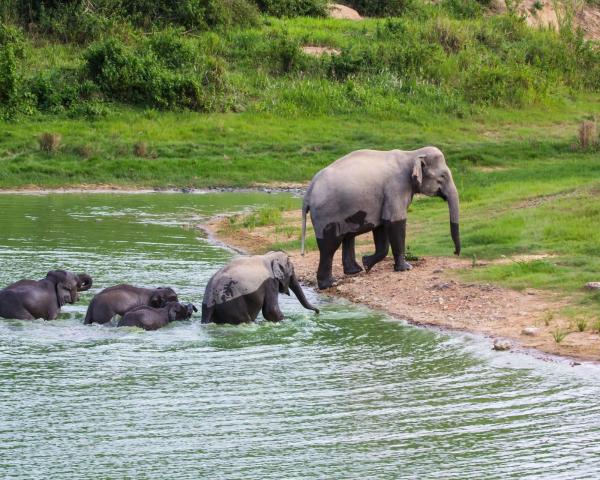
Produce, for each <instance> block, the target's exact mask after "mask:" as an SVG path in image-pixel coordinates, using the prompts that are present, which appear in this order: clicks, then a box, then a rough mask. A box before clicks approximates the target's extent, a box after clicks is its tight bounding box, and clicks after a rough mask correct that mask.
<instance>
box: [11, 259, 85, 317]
mask: <svg viewBox="0 0 600 480" xmlns="http://www.w3.org/2000/svg"><path fill="white" fill-rule="evenodd" d="M91 286H92V277H90V276H89V275H88V274H87V273H79V274H77V273H73V272H68V271H66V270H51V271H49V272H48V274H47V275H46V278H42V279H41V280H20V281H18V282H15V283H13V284H12V285H9V286H8V287H5V288H4V289H2V290H0V317H4V318H16V319H20V320H35V319H37V318H43V319H44V320H54V319H55V318H56V317H57V316H58V314H59V312H60V309H61V307H62V306H63V305H64V304H65V303H75V302H76V301H77V300H78V299H79V292H83V291H85V290H89V289H90V287H91Z"/></svg>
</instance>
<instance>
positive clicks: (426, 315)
mask: <svg viewBox="0 0 600 480" xmlns="http://www.w3.org/2000/svg"><path fill="white" fill-rule="evenodd" d="M285 222H286V223H287V224H288V225H293V226H299V225H300V213H299V212H288V213H287V214H286V215H285ZM201 228H202V229H204V230H205V231H206V232H208V234H209V235H211V236H212V237H214V238H215V239H216V240H217V241H220V242H222V243H224V244H227V245H229V246H232V247H233V248H235V249H236V250H239V251H244V252H248V253H259V252H264V251H265V250H266V249H268V248H269V245H270V244H271V243H274V242H276V241H281V240H282V238H281V236H282V234H281V228H280V229H279V230H278V231H277V230H276V228H275V227H259V228H254V229H245V228H237V229H231V228H230V227H229V221H228V219H226V218H217V219H214V220H212V221H211V222H209V223H208V224H205V225H202V226H201ZM361 240H362V241H361V242H358V243H357V257H358V256H359V255H362V254H363V253H372V252H371V249H372V242H371V238H370V236H369V235H365V236H363V237H361ZM288 253H289V254H290V256H291V258H292V260H293V262H294V265H295V268H296V272H297V274H298V276H299V278H300V279H301V280H302V281H303V282H304V283H305V284H308V285H312V286H314V285H316V278H315V272H316V269H317V264H318V258H319V257H318V252H317V251H310V252H308V253H307V254H306V255H305V256H304V257H302V256H301V255H300V252H299V251H290V252H288ZM340 255H341V251H338V254H337V256H336V258H335V260H334V276H335V277H336V278H337V279H338V285H337V286H334V287H332V288H330V289H328V290H326V291H324V293H325V294H329V295H334V296H339V297H343V298H346V299H348V300H350V301H352V302H356V303H361V304H363V305H367V306H369V307H371V308H374V309H377V310H381V311H384V312H386V313H388V314H390V315H392V316H394V317H397V318H401V319H405V320H406V321H408V322H410V323H413V324H416V325H426V326H435V327H440V328H444V329H449V330H457V331H468V332H473V333H479V334H483V335H485V336H488V337H489V338H490V348H491V347H492V344H493V341H494V340H496V339H503V340H504V339H508V340H509V341H510V343H511V344H512V349H513V350H529V351H530V353H533V354H537V355H540V354H552V355H560V356H564V357H569V358H572V359H581V360H590V361H600V336H599V335H598V334H597V332H591V331H585V332H578V331H575V330H576V329H575V327H574V325H573V321H572V319H568V318H564V317H561V315H560V310H561V308H563V307H564V306H565V305H567V299H564V298H561V297H560V296H558V295H555V294H551V293H548V292H543V291H537V290H526V291H524V292H519V291H515V290H510V289H507V288H502V287H498V286H495V285H490V284H476V283H469V282H465V281H463V280H461V275H460V273H461V271H464V270H465V269H469V268H473V265H472V262H471V260H469V259H464V258H455V257H427V258H423V259H421V260H419V261H417V262H413V267H414V268H413V269H412V270H411V271H409V272H402V273H397V272H394V271H393V262H392V259H391V257H388V258H387V259H386V260H384V261H383V262H381V263H380V264H378V265H377V266H376V267H375V268H373V270H372V271H371V272H370V273H368V274H366V273H364V272H362V273H360V274H358V275H354V276H344V275H343V272H342V268H341V258H340ZM536 258H538V257H536ZM512 260H520V261H528V260H533V258H530V257H522V258H521V257H519V258H518V259H502V260H500V261H512ZM481 266H483V264H482V263H479V264H478V266H476V267H475V268H480V267H481ZM524 329H533V330H534V333H535V334H534V335H527V334H524V333H523V330H524ZM557 330H560V331H563V330H564V331H568V332H569V334H568V335H567V336H566V337H565V338H564V340H562V342H561V343H557V342H556V341H555V339H554V336H553V332H555V331H557ZM499 354H500V353H499ZM542 356H544V355H542Z"/></svg>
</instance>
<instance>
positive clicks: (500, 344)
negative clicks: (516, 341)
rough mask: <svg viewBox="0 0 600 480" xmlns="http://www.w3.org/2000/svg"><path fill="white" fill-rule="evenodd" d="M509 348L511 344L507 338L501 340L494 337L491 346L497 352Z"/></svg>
mask: <svg viewBox="0 0 600 480" xmlns="http://www.w3.org/2000/svg"><path fill="white" fill-rule="evenodd" d="M510 348H511V344H510V342H509V341H508V340H502V339H500V338H496V339H495V340H494V346H493V349H494V350H497V351H499V352H503V351H506V350H510Z"/></svg>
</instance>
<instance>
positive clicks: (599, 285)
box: [585, 282, 600, 290]
mask: <svg viewBox="0 0 600 480" xmlns="http://www.w3.org/2000/svg"><path fill="white" fill-rule="evenodd" d="M585 288H587V289H588V290H600V282H588V283H586V284H585Z"/></svg>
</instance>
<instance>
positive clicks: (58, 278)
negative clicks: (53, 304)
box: [46, 270, 91, 307]
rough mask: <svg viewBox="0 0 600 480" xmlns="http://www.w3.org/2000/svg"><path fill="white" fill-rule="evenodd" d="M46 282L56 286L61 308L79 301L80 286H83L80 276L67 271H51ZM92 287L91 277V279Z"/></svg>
mask: <svg viewBox="0 0 600 480" xmlns="http://www.w3.org/2000/svg"><path fill="white" fill-rule="evenodd" d="M46 280H49V281H50V282H52V283H53V284H54V288H55V289H56V299H57V301H58V305H59V306H60V307H62V306H64V304H65V303H75V302H76V301H77V300H78V299H79V294H78V291H79V288H78V287H79V285H80V284H82V283H80V282H82V280H80V278H79V276H78V275H77V274H75V273H72V272H68V271H66V270H51V271H49V272H48V273H47V275H46ZM90 286H91V277H90Z"/></svg>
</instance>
